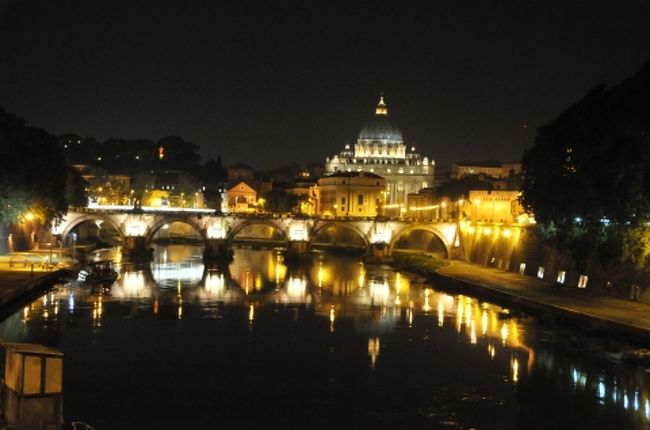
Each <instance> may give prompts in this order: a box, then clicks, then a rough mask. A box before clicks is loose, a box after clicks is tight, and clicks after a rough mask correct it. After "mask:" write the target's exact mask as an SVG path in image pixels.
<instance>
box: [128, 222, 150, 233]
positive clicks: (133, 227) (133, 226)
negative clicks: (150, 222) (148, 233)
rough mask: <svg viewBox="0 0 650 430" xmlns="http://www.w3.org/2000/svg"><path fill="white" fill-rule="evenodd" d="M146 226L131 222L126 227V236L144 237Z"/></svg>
mask: <svg viewBox="0 0 650 430" xmlns="http://www.w3.org/2000/svg"><path fill="white" fill-rule="evenodd" d="M146 228H147V226H146V225H145V224H143V223H141V222H132V223H130V224H129V225H128V226H127V227H126V235H127V236H144V232H145V230H146Z"/></svg>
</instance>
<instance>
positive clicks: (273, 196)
mask: <svg viewBox="0 0 650 430" xmlns="http://www.w3.org/2000/svg"><path fill="white" fill-rule="evenodd" d="M262 198H263V199H264V201H265V203H264V209H265V210H266V211H268V212H295V213H299V212H300V203H301V202H302V200H303V198H302V197H301V196H297V195H295V194H291V193H287V192H286V191H284V190H272V191H269V192H268V193H265V194H264V195H263V196H262Z"/></svg>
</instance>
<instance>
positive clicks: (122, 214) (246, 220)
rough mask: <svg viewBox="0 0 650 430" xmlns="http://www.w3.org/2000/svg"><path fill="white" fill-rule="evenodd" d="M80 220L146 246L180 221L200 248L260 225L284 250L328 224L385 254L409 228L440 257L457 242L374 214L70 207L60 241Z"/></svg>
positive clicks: (452, 232) (443, 228) (304, 246)
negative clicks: (438, 248) (425, 235)
mask: <svg viewBox="0 0 650 430" xmlns="http://www.w3.org/2000/svg"><path fill="white" fill-rule="evenodd" d="M84 222H94V223H96V224H97V225H98V226H99V225H101V223H108V224H109V225H111V226H112V227H113V228H114V229H115V230H116V231H117V232H118V234H119V235H120V238H121V239H122V243H123V247H124V248H125V249H127V250H128V249H129V248H137V247H141V248H145V249H148V248H149V247H150V244H151V241H152V240H153V238H154V235H155V234H156V233H157V232H158V230H160V229H161V228H163V227H164V226H166V225H169V224H171V223H173V222H181V223H184V224H187V225H190V226H191V227H192V228H193V229H194V230H195V231H196V232H197V233H198V234H199V235H200V236H201V238H202V239H203V240H204V242H205V246H206V249H225V248H229V247H230V245H231V243H232V241H233V240H234V239H235V237H236V236H237V235H238V234H239V233H240V232H242V230H244V229H245V228H246V227H248V226H253V225H260V224H261V225H266V226H269V227H271V228H272V229H273V230H275V231H276V232H277V233H278V234H279V236H280V237H282V240H283V241H285V242H286V245H287V248H288V249H296V250H298V252H305V251H307V250H308V249H309V248H310V245H311V244H312V243H313V242H314V239H315V238H317V237H318V236H319V233H322V232H324V231H325V229H329V228H330V227H334V228H335V229H337V230H341V229H344V230H348V231H349V232H351V233H353V234H354V235H356V236H357V237H358V238H360V239H361V241H363V243H364V246H365V247H366V250H367V253H368V254H369V255H371V254H375V255H377V254H379V255H385V256H388V255H390V254H391V253H392V252H393V250H394V249H395V245H396V243H397V242H398V240H399V239H400V238H401V237H404V236H405V235H408V234H409V233H410V232H412V231H415V230H424V231H427V232H429V233H431V234H433V236H434V237H436V238H437V239H439V240H440V242H441V244H442V246H443V248H444V251H445V256H446V257H449V256H450V255H451V253H452V250H453V249H454V248H456V247H458V246H459V240H460V236H459V234H458V233H459V231H458V225H457V223H445V222H432V223H431V222H429V223H425V222H414V221H408V220H394V219H379V218H308V217H301V216H295V215H294V216H285V215H283V216H280V215H276V214H254V215H246V214H219V213H216V211H214V210H212V209H182V208H164V209H163V208H160V209H153V208H151V209H143V210H133V209H106V208H101V209H100V208H70V209H69V210H68V213H67V215H66V216H65V217H64V218H63V219H62V220H61V221H60V222H59V223H58V224H57V225H55V226H54V227H53V229H52V233H53V234H55V235H58V236H59V237H60V239H61V241H62V243H64V244H69V243H70V234H71V233H72V231H73V230H74V229H75V227H77V226H79V225H80V224H82V223H84Z"/></svg>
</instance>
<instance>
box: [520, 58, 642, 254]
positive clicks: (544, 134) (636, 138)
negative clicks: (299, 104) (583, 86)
mask: <svg viewBox="0 0 650 430" xmlns="http://www.w3.org/2000/svg"><path fill="white" fill-rule="evenodd" d="M523 170H524V182H523V187H522V188H523V196H522V203H523V204H524V206H525V207H526V208H527V209H528V210H530V211H531V212H533V213H534V214H535V217H536V219H537V221H538V222H539V223H540V225H541V227H542V230H543V231H544V232H546V233H547V236H548V237H552V238H554V239H555V240H556V243H557V244H559V245H560V246H567V247H569V248H570V249H572V250H573V251H574V252H575V253H577V254H589V253H590V252H592V253H593V252H595V251H597V249H598V246H599V245H602V244H605V243H606V244H607V246H608V247H610V248H611V247H612V246H614V245H613V244H615V243H619V244H621V247H622V249H623V248H626V247H627V248H630V247H631V248H634V246H632V245H631V244H629V243H627V244H625V240H622V239H621V236H622V235H623V236H625V237H626V238H627V239H626V240H630V239H631V238H634V237H638V235H636V236H635V235H630V234H629V231H630V230H633V229H637V228H641V229H643V228H645V226H646V223H647V222H648V221H650V63H647V64H646V65H645V66H644V67H643V68H642V69H641V70H640V71H639V72H638V73H637V74H636V75H635V76H634V77H632V78H630V79H628V80H625V81H623V82H622V83H621V84H619V85H617V86H614V87H611V88H607V87H605V86H599V87H596V88H594V89H593V90H591V92H590V93H589V94H588V95H587V96H586V97H585V98H584V99H582V100H581V101H579V102H578V103H576V104H574V105H573V106H571V107H569V108H568V109H567V110H566V111H564V112H563V113H561V114H560V116H559V117H558V118H556V119H555V120H553V121H552V122H551V123H549V124H547V125H545V126H543V127H541V128H540V129H539V130H538V132H537V137H536V139H535V146H534V147H533V148H531V149H528V150H527V151H526V152H525V153H524V157H523ZM624 231H625V233H624ZM621 252H623V251H622V250H621ZM621 252H619V254H621ZM603 255H604V254H603Z"/></svg>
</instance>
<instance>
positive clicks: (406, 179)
mask: <svg viewBox="0 0 650 430" xmlns="http://www.w3.org/2000/svg"><path fill="white" fill-rule="evenodd" d="M434 165H435V163H434V161H433V160H430V159H429V158H428V157H422V156H421V155H420V154H418V153H417V152H415V147H411V148H407V145H406V144H405V143H404V137H403V136H402V131H401V130H400V128H399V127H398V126H396V125H395V124H394V123H392V122H390V120H389V118H388V107H387V106H386V103H385V102H384V97H383V96H381V97H380V99H379V104H377V108H376V109H375V115H374V117H373V118H372V119H371V120H370V121H368V122H367V123H366V124H365V125H364V126H363V128H362V129H361V132H360V133H359V136H358V139H357V143H356V144H355V145H354V150H352V149H351V148H350V145H345V149H344V150H343V151H342V152H340V153H339V154H337V155H334V156H333V157H332V158H327V159H326V163H325V173H326V174H332V173H335V172H369V173H374V174H377V175H380V176H381V177H383V178H385V179H386V189H385V193H386V195H385V199H384V200H385V202H386V208H387V209H388V208H399V207H400V205H401V206H402V207H403V206H404V205H405V204H406V202H407V196H408V194H409V193H417V192H418V191H419V190H420V189H421V188H427V187H432V186H433V174H434ZM398 210H399V209H398Z"/></svg>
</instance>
